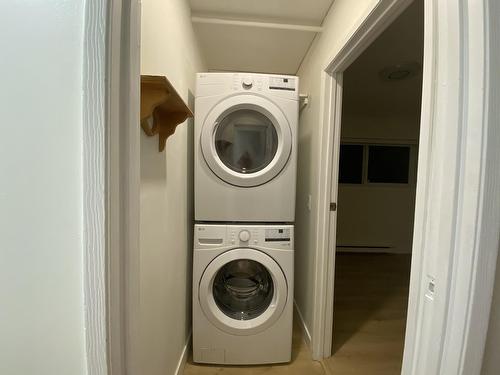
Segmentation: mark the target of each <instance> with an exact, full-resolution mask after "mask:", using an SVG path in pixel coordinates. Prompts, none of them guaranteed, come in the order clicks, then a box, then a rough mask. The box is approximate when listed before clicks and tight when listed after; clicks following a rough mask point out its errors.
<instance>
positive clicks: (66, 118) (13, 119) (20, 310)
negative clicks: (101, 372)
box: [0, 0, 87, 375]
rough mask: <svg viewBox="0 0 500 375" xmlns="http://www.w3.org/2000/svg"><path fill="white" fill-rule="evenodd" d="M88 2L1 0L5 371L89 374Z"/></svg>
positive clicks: (1, 336)
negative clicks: (85, 220) (85, 206)
mask: <svg viewBox="0 0 500 375" xmlns="http://www.w3.org/2000/svg"><path fill="white" fill-rule="evenodd" d="M83 6H84V2H82V1H76V0H68V1H64V2H61V1H55V0H46V1H2V2H0V25H1V30H2V37H0V51H1V57H0V75H1V77H2V78H1V84H0V117H1V122H0V124H1V125H0V128H1V130H2V135H1V136H0V301H1V304H0V305H1V306H0V374H6V375H7V374H8V375H55V374H71V375H79V374H86V373H87V371H86V364H85V345H84V309H83V279H82V278H83V276H82V266H83V265H82V166H81V165H82V157H81V153H82V108H81V103H82V59H83V56H82V49H83V48H82V44H83V32H82V23H83V13H84V9H83Z"/></svg>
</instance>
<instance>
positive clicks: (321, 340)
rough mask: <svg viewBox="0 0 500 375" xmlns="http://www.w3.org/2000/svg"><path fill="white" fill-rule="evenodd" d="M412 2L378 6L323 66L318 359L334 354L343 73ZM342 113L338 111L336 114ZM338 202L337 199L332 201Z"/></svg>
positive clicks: (315, 318) (315, 325)
mask: <svg viewBox="0 0 500 375" xmlns="http://www.w3.org/2000/svg"><path fill="white" fill-rule="evenodd" d="M411 2H412V0H391V1H383V0H380V1H378V3H377V5H376V6H375V8H374V9H370V10H369V11H368V12H367V13H366V14H364V15H363V16H362V17H361V18H360V21H359V22H358V24H356V25H355V28H354V30H353V32H352V33H351V35H350V36H349V37H348V39H347V40H346V42H345V44H344V45H343V47H342V48H341V49H340V51H338V52H335V53H334V54H333V55H332V56H331V57H330V58H329V59H328V60H327V61H326V62H325V64H324V72H323V73H322V81H321V86H322V87H321V92H323V95H322V98H321V105H320V113H322V119H323V120H322V124H321V127H322V136H321V145H320V149H319V153H320V157H319V160H320V161H321V164H320V170H319V192H318V207H319V209H318V216H317V219H316V220H317V222H318V230H317V233H316V242H317V244H318V256H317V257H316V264H315V269H316V271H315V275H316V279H315V287H314V316H313V334H312V353H313V358H314V359H322V358H326V357H329V356H330V355H331V342H332V326H333V282H334V270H335V229H332V228H334V226H335V225H336V224H335V223H336V214H335V213H331V212H330V208H329V207H330V202H335V201H336V196H337V187H336V184H332V183H331V181H333V179H334V176H333V175H332V166H333V163H334V162H335V163H336V164H338V154H339V147H340V114H341V111H340V108H341V104H342V72H343V70H344V69H346V68H347V67H348V66H349V64H351V63H352V62H353V61H354V60H355V59H356V58H357V57H358V56H359V55H360V54H361V53H362V52H363V51H364V50H365V49H366V48H367V47H368V46H369V45H370V43H371V42H372V41H374V40H375V39H376V38H377V36H379V35H380V34H381V33H382V32H383V31H384V30H385V28H386V27H387V26H389V25H390V23H391V22H392V21H393V20H394V19H396V18H397V16H399V14H401V13H402V12H403V11H404V10H405V9H406V8H407V7H408V5H409V4H411ZM336 109H338V110H336ZM332 199H333V200H332Z"/></svg>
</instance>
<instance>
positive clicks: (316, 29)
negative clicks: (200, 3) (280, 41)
mask: <svg viewBox="0 0 500 375" xmlns="http://www.w3.org/2000/svg"><path fill="white" fill-rule="evenodd" d="M191 21H192V22H193V23H204V24H210V25H230V26H244V27H257V28H264V29H279V30H295V31H305V32H312V33H320V32H322V31H323V28H322V27H321V26H309V25H297V24H286V23H273V22H256V21H242V20H231V19H224V18H212V17H204V16H192V17H191Z"/></svg>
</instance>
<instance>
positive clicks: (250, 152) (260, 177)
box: [200, 95, 292, 187]
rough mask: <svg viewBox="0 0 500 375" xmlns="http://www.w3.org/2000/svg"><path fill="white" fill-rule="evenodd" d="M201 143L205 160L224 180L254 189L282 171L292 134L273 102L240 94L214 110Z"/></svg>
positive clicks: (286, 160) (207, 120)
mask: <svg viewBox="0 0 500 375" xmlns="http://www.w3.org/2000/svg"><path fill="white" fill-rule="evenodd" d="M200 143H201V149H202V152H203V157H204V158H205V161H206V162H207V164H208V166H209V167H210V169H211V170H212V171H213V172H214V173H215V174H216V175H217V176H218V177H219V178H220V179H222V180H223V181H225V182H227V183H229V184H232V185H236V186H242V187H251V186H258V185H261V184H264V183H266V182H268V181H270V180H272V179H273V178H274V177H276V176H277V175H278V174H279V173H280V172H281V170H282V169H283V167H284V166H285V165H286V163H287V162H288V159H289V157H290V152H291V150H292V133H291V129H290V124H289V123H288V121H287V119H286V117H285V116H284V114H283V112H282V111H281V110H280V109H279V108H278V107H277V106H276V105H275V104H274V103H273V102H271V101H269V100H267V99H264V98H262V97H259V96H255V95H237V96H233V97H230V98H228V99H225V100H224V101H222V102H220V103H219V104H218V105H216V106H215V107H214V108H213V109H212V111H211V112H210V114H209V115H208V116H207V117H206V119H205V122H204V123H203V128H202V132H201V140H200Z"/></svg>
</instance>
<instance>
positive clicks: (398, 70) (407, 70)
mask: <svg viewBox="0 0 500 375" xmlns="http://www.w3.org/2000/svg"><path fill="white" fill-rule="evenodd" d="M421 70H422V68H421V66H420V64H419V63H416V62H412V63H405V64H398V65H393V66H388V67H385V68H384V69H382V70H381V71H380V72H379V76H380V78H381V79H382V81H386V82H396V81H402V80H404V79H407V78H410V77H415V76H416V75H418V74H420V72H421Z"/></svg>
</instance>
